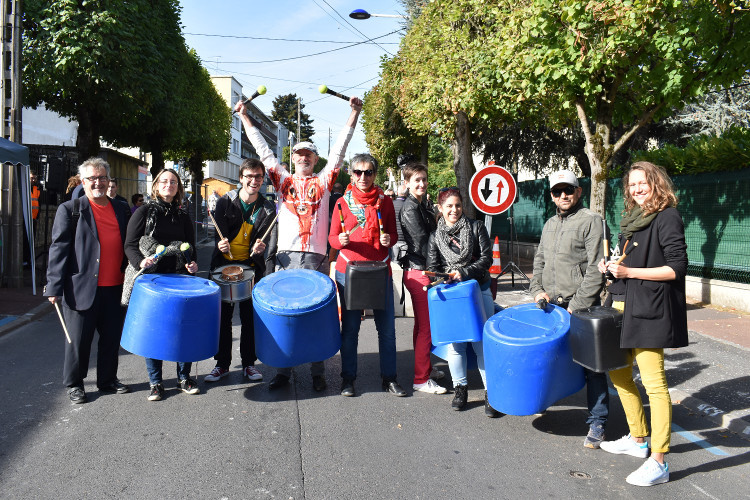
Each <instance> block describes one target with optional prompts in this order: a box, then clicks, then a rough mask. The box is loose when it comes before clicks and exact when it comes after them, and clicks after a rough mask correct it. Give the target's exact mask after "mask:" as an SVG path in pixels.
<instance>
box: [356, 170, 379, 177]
mask: <svg viewBox="0 0 750 500" xmlns="http://www.w3.org/2000/svg"><path fill="white" fill-rule="evenodd" d="M373 173H374V172H373V171H372V170H352V174H354V175H356V176H357V177H361V176H363V175H364V176H366V177H370V176H372V174H373Z"/></svg>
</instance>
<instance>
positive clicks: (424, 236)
mask: <svg viewBox="0 0 750 500" xmlns="http://www.w3.org/2000/svg"><path fill="white" fill-rule="evenodd" d="M435 229H437V221H436V219H435V212H434V211H433V210H432V205H431V204H430V202H429V201H427V199H426V198H425V199H424V200H422V202H421V203H420V202H419V201H417V199H416V198H415V197H414V195H412V194H410V195H409V196H408V197H407V198H406V200H404V206H403V207H401V230H402V233H403V235H404V241H405V242H406V256H405V257H404V258H402V259H401V265H402V266H403V268H404V269H417V270H424V269H427V251H428V248H427V247H428V244H429V241H430V234H432V233H434V232H435Z"/></svg>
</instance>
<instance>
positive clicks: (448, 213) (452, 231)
mask: <svg viewBox="0 0 750 500" xmlns="http://www.w3.org/2000/svg"><path fill="white" fill-rule="evenodd" d="M438 207H439V209H440V212H441V213H442V214H443V218H442V219H440V220H439V221H438V227H437V230H436V231H435V232H434V233H433V234H432V235H431V236H430V241H429V250H428V254H427V267H428V269H429V270H430V271H433V272H440V273H447V274H448V275H449V276H450V279H449V281H467V280H476V281H477V282H478V283H479V288H480V290H481V291H482V301H483V306H484V310H485V313H486V314H487V317H489V316H492V315H493V314H494V313H495V304H494V300H492V292H491V291H490V273H489V270H490V266H491V265H492V245H491V244H490V236H489V234H487V229H486V228H485V227H484V224H483V223H482V222H480V221H478V220H472V219H469V218H468V217H466V216H465V215H464V214H463V199H462V197H461V193H460V192H459V191H458V188H455V187H451V188H446V189H441V190H440V194H439V195H438ZM467 344H468V342H457V343H453V344H450V345H449V346H448V354H447V356H446V359H447V361H448V367H449V368H450V370H451V377H452V379H453V387H454V389H455V395H454V397H453V402H452V403H451V407H452V408H453V409H454V410H462V409H463V408H464V407H465V406H466V401H467V398H468V393H467V380H466V370H467V357H466V346H467ZM471 346H472V348H473V349H474V352H475V353H476V355H477V366H478V368H479V373H480V375H481V376H482V383H483V384H484V386H485V391H484V405H485V406H484V409H485V414H486V415H487V416H488V417H496V416H497V415H498V413H497V412H496V411H495V410H494V409H493V408H492V407H491V406H490V405H489V403H488V402H487V391H486V388H487V381H486V379H485V373H484V351H483V349H482V342H481V341H479V342H472V343H471Z"/></svg>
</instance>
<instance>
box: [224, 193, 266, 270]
mask: <svg viewBox="0 0 750 500" xmlns="http://www.w3.org/2000/svg"><path fill="white" fill-rule="evenodd" d="M258 199H259V200H261V201H262V202H263V205H262V206H261V208H260V212H258V217H257V218H256V219H255V224H254V225H253V230H252V232H251V233H250V248H251V249H252V247H253V245H254V244H255V241H256V240H257V239H258V238H260V237H261V236H263V235H264V234H265V233H266V231H267V230H268V227H269V226H270V225H271V222H272V221H273V219H274V217H275V216H276V206H275V205H274V204H273V203H272V202H271V201H269V200H268V199H266V197H265V196H262V195H260V194H259V195H258ZM213 215H214V219H216V226H217V227H218V228H219V231H221V234H223V235H224V237H225V238H227V239H229V241H230V242H231V241H232V240H233V239H234V238H236V237H237V234H239V232H240V229H242V205H241V203H240V197H239V193H238V191H237V190H235V191H230V192H228V193H227V194H225V195H224V196H222V197H221V198H219V201H217V202H216V208H215V209H214V211H213ZM278 227H279V225H278V224H274V227H273V229H272V230H271V233H270V234H269V235H268V236H267V237H266V239H265V243H266V251H265V252H264V254H259V255H253V256H252V257H251V258H250V259H248V261H243V262H242V263H243V264H247V265H250V264H251V262H250V261H252V266H253V268H254V269H255V281H256V282H257V281H258V280H260V279H261V278H262V277H263V276H267V275H269V274H271V273H272V272H273V271H274V262H275V261H276V243H277V241H276V240H277V234H278ZM220 240H221V239H220V238H219V232H218V231H217V232H216V237H215V243H216V245H218V243H219V241H220ZM223 255H224V254H222V253H221V252H220V251H219V247H218V246H214V253H213V256H212V258H211V269H212V270H213V269H214V268H216V267H218V266H223V265H226V264H229V263H230V262H231V261H229V260H227V259H225V258H224V257H223Z"/></svg>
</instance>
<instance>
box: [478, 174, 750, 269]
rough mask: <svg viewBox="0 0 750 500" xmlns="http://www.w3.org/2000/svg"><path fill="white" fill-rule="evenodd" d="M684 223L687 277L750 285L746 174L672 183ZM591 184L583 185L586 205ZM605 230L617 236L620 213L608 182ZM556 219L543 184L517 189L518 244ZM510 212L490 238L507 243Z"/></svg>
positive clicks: (496, 221) (618, 190) (614, 186)
mask: <svg viewBox="0 0 750 500" xmlns="http://www.w3.org/2000/svg"><path fill="white" fill-rule="evenodd" d="M673 181H674V184H675V188H676V191H677V196H678V197H679V199H680V203H679V205H678V206H677V208H678V210H679V211H680V214H681V215H682V218H683V220H684V222H685V240H686V242H687V247H688V262H689V263H688V274H690V275H692V276H701V277H705V278H712V279H720V280H726V281H733V282H737V283H750V236H748V235H750V169H744V170H740V171H736V172H715V173H710V174H700V175H684V176H675V177H674V178H673ZM590 185H591V183H590V179H582V180H581V186H582V187H583V199H584V204H586V205H588V199H589V191H590ZM609 188H610V189H609V196H608V200H607V206H606V215H607V224H608V225H609V228H610V230H611V231H612V232H613V233H614V234H617V233H618V232H619V227H620V219H621V212H622V208H623V204H622V200H623V195H622V182H621V181H620V180H611V181H610V184H609ZM554 213H555V205H554V203H552V200H551V198H550V195H549V184H548V182H547V180H536V181H527V182H522V183H519V185H518V198H517V200H516V202H515V203H514V205H513V215H512V216H513V219H514V223H515V230H516V232H517V235H518V240H519V241H525V242H533V243H536V242H538V241H539V237H540V235H541V233H542V227H543V226H544V222H545V221H546V220H547V219H548V218H549V217H551V216H552V215H553V214H554ZM510 215H511V214H510V212H506V213H504V214H502V215H499V216H496V217H494V218H493V223H492V234H493V236H500V237H501V238H505V239H507V238H508V235H509V232H510V223H509V217H510Z"/></svg>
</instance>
